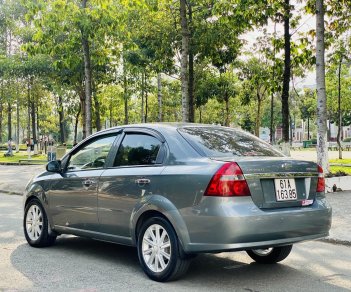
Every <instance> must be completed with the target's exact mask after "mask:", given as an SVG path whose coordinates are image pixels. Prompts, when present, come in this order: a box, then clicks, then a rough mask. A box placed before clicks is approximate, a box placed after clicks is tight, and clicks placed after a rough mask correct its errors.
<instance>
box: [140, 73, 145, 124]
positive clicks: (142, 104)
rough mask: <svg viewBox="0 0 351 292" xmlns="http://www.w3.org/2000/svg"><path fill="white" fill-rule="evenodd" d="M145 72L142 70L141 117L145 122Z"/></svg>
mask: <svg viewBox="0 0 351 292" xmlns="http://www.w3.org/2000/svg"><path fill="white" fill-rule="evenodd" d="M144 74H145V72H144V71H142V72H141V112H140V118H141V122H142V123H145V116H144V93H145V75H144Z"/></svg>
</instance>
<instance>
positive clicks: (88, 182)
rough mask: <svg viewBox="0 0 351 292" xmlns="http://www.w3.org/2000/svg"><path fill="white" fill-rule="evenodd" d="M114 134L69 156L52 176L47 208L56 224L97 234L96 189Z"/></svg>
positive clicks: (80, 148) (91, 143)
mask: <svg viewBox="0 0 351 292" xmlns="http://www.w3.org/2000/svg"><path fill="white" fill-rule="evenodd" d="M116 136H117V134H108V135H100V136H98V137H93V138H92V139H90V140H88V141H87V142H86V143H84V144H83V145H81V146H80V147H79V148H78V149H76V150H75V151H74V152H72V154H71V155H70V156H69V157H68V159H67V162H66V163H65V165H64V166H63V167H64V169H63V171H62V173H60V174H55V175H54V176H53V179H52V182H51V189H50V191H49V205H50V208H51V214H52V219H53V222H54V224H55V225H57V226H63V227H65V228H75V229H83V230H91V231H97V229H98V218H97V187H98V181H99V177H100V175H101V173H102V172H103V170H104V167H105V163H106V160H107V157H108V154H109V152H110V150H111V147H112V145H113V143H114V141H115V140H116Z"/></svg>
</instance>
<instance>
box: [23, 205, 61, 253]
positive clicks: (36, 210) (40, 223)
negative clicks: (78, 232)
mask: <svg viewBox="0 0 351 292" xmlns="http://www.w3.org/2000/svg"><path fill="white" fill-rule="evenodd" d="M48 224H49V223H48V218H47V215H46V212H45V210H44V208H43V206H42V205H41V203H40V201H39V200H38V199H33V200H31V201H29V203H28V204H27V205H26V207H25V210H24V217H23V230H24V235H25V237H26V240H27V242H28V243H29V245H31V246H33V247H46V246H51V245H53V244H54V243H55V240H56V235H51V234H49V226H48Z"/></svg>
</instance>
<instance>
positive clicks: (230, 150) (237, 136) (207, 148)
mask: <svg viewBox="0 0 351 292" xmlns="http://www.w3.org/2000/svg"><path fill="white" fill-rule="evenodd" d="M178 131H179V133H180V134H181V135H182V136H183V137H184V138H185V139H186V140H187V141H188V142H189V143H190V144H191V145H192V146H193V147H194V148H195V149H197V150H199V151H200V152H202V153H203V154H204V155H205V156H207V157H228V156H267V157H283V156H284V155H283V154H282V153H280V152H279V151H277V150H275V149H274V148H273V147H272V146H271V145H269V144H268V143H266V142H264V141H262V140H260V139H258V138H257V137H255V136H253V135H251V134H249V133H246V132H244V131H241V130H238V129H232V128H227V127H218V126H213V127H211V126H208V127H195V126H194V127H184V128H179V129H178Z"/></svg>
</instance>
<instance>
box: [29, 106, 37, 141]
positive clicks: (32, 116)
mask: <svg viewBox="0 0 351 292" xmlns="http://www.w3.org/2000/svg"><path fill="white" fill-rule="evenodd" d="M30 107H31V118H32V137H33V144H37V131H36V126H35V125H36V121H35V120H36V114H35V102H34V100H32V101H31V103H30Z"/></svg>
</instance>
